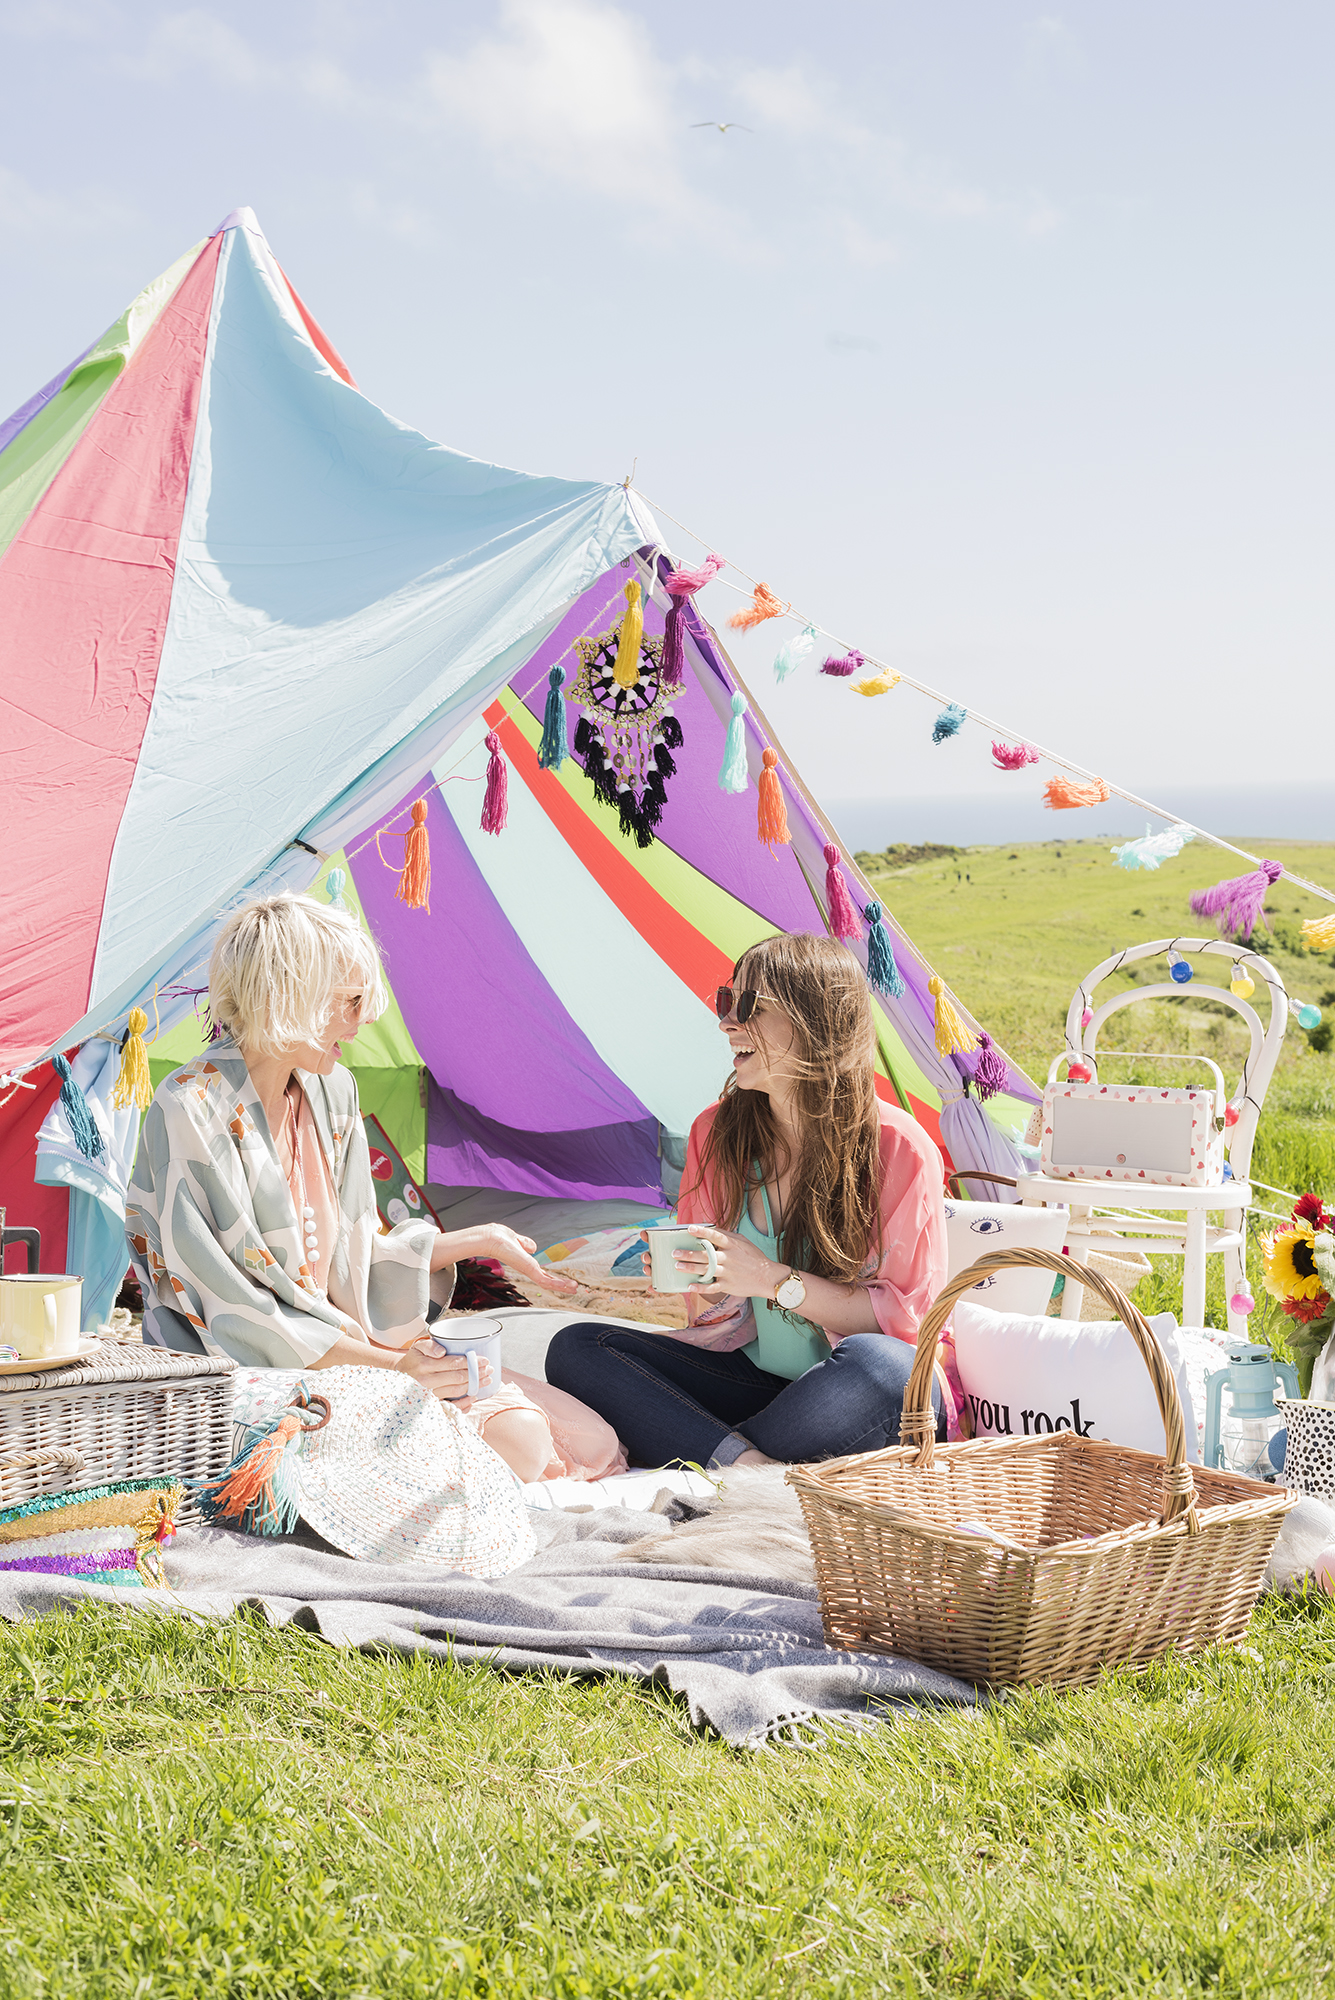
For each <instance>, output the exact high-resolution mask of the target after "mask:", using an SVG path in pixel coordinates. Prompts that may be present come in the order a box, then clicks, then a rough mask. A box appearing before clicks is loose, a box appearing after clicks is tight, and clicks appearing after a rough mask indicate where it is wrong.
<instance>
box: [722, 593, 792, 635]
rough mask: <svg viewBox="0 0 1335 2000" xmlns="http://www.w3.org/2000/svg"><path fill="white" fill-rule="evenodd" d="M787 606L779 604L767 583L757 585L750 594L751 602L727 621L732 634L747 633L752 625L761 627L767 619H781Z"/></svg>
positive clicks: (786, 610)
mask: <svg viewBox="0 0 1335 2000" xmlns="http://www.w3.org/2000/svg"><path fill="white" fill-rule="evenodd" d="M788 610H789V606H788V605H786V604H780V602H779V600H778V598H777V597H776V596H775V595H774V592H773V591H772V590H771V589H770V587H769V585H768V584H767V583H758V584H757V585H756V587H755V590H754V592H753V593H752V597H751V602H750V603H749V604H748V605H747V606H746V607H745V608H744V609H743V610H741V611H734V612H733V614H732V617H731V618H730V619H729V620H728V623H729V625H731V627H732V629H733V631H734V632H749V631H750V630H751V627H752V626H753V625H763V624H764V622H765V620H766V619H767V618H783V617H785V616H786V615H787V612H788Z"/></svg>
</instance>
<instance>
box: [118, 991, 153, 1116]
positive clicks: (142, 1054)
mask: <svg viewBox="0 0 1335 2000" xmlns="http://www.w3.org/2000/svg"><path fill="white" fill-rule="evenodd" d="M147 1026H148V1016H147V1014H146V1013H145V1012H144V1010H143V1008H142V1007H131V1009H130V1020H129V1030H130V1032H129V1034H128V1035H127V1037H126V1041H125V1047H124V1049H123V1050H122V1052H121V1073H120V1075H119V1076H118V1077H117V1078H116V1088H115V1089H114V1090H113V1091H112V1093H111V1101H112V1103H113V1104H114V1105H115V1107H116V1109H117V1111H125V1110H127V1109H128V1108H129V1106H130V1105H131V1104H137V1105H138V1106H139V1109H140V1110H141V1111H147V1109H148V1107H149V1105H150V1104H151V1103H152V1102H153V1078H152V1077H151V1075H150V1074H149V1068H148V1050H147V1049H146V1048H145V1047H144V1029H145V1028H146V1027H147Z"/></svg>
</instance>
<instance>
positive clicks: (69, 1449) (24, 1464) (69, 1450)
mask: <svg viewBox="0 0 1335 2000" xmlns="http://www.w3.org/2000/svg"><path fill="white" fill-rule="evenodd" d="M87 1463H88V1461H87V1459H86V1458H85V1457H84V1455H83V1453H82V1452H81V1451H76V1450H75V1449H74V1447H73V1446H72V1445H63V1444H53V1445H48V1446H47V1447H46V1448H45V1449H44V1450H42V1451H16V1452H11V1454H10V1455H9V1457H8V1458H0V1486H3V1485H4V1478H5V1474H6V1473H7V1472H37V1471H39V1470H40V1469H41V1468H42V1467H43V1466H45V1465H49V1466H64V1468H65V1470H66V1471H67V1472H72V1473H74V1475H75V1477H76V1478H77V1477H78V1475H79V1473H81V1472H83V1471H84V1470H85V1469H86V1467H87Z"/></svg>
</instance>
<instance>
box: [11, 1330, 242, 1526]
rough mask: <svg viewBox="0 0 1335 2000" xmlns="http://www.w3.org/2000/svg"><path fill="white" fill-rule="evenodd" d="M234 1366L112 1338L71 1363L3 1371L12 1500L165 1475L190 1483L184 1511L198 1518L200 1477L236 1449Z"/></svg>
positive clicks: (185, 1516) (209, 1475)
mask: <svg viewBox="0 0 1335 2000" xmlns="http://www.w3.org/2000/svg"><path fill="white" fill-rule="evenodd" d="M234 1370H235V1363H233V1362H231V1361H229V1360H227V1359H226V1358H225V1357H221V1358H216V1359H215V1358H214V1357H212V1356H209V1355H203V1354H176V1353H173V1352H171V1351H170V1350H169V1349H167V1348H163V1347H144V1346H141V1345H139V1344H134V1345H124V1344H122V1343H120V1342H118V1341H115V1340H110V1341H105V1342H104V1343H103V1345H102V1347H101V1349H100V1350H99V1352H98V1353H96V1354H93V1355H90V1356H89V1357H88V1358H87V1360H85V1361H76V1362H73V1363H71V1365H70V1366H69V1367H67V1368H52V1369H43V1370H41V1371H35V1372H34V1373H32V1374H26V1373H25V1374H14V1375H3V1376H0V1460H5V1461H7V1465H6V1473H5V1478H4V1483H3V1495H4V1505H5V1506H6V1507H14V1506H19V1505H21V1504H22V1503H23V1502H24V1501H26V1500H35V1499H37V1498H38V1497H39V1496H40V1495H43V1494H49V1493H58V1492H62V1491H64V1490H65V1489H66V1488H73V1487H77V1486H98V1485H102V1484H104V1483H106V1482H108V1481H117V1480H127V1479H156V1478H158V1477H160V1476H161V1477H170V1478H171V1479H172V1480H179V1481H181V1482H182V1483H184V1484H185V1486H186V1490H187V1498H186V1500H185V1502H184V1504H183V1505H182V1507H181V1510H180V1517H179V1518H180V1519H181V1520H182V1521H183V1522H184V1521H192V1520H194V1519H195V1518H196V1514H195V1508H194V1503H193V1500H191V1499H190V1497H189V1493H190V1487H191V1485H192V1483H193V1482H194V1481H197V1480H205V1479H213V1478H216V1477H217V1475H218V1474H219V1473H220V1472H221V1471H222V1470H223V1468H224V1466H225V1465H226V1464H227V1462H228V1460H229V1459H230V1458H231V1456H232V1375H233V1373H234ZM18 1461H30V1462H26V1463H20V1462H18Z"/></svg>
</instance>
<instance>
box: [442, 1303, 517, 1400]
mask: <svg viewBox="0 0 1335 2000" xmlns="http://www.w3.org/2000/svg"><path fill="white" fill-rule="evenodd" d="M502 1325H503V1322H502V1321H500V1320H498V1319H484V1320H447V1321H446V1322H445V1323H444V1325H441V1323H440V1322H439V1321H437V1323H436V1325H435V1326H433V1327H432V1329H431V1338H432V1339H433V1340H434V1341H435V1343H436V1351H437V1353H438V1354H463V1355H466V1356H467V1359H468V1387H467V1388H466V1389H461V1390H460V1391H459V1394H458V1395H457V1396H453V1397H447V1398H446V1399H445V1400H446V1401H447V1402H455V1403H461V1402H462V1401H463V1399H464V1397H465V1396H490V1395H491V1393H492V1391H493V1390H495V1389H499V1388H500V1386H501V1331H502ZM479 1361H489V1362H490V1363H491V1380H490V1382H488V1383H487V1386H486V1388H485V1389H484V1388H483V1387H482V1386H481V1383H480V1380H479V1377H478V1367H477V1364H478V1362H479Z"/></svg>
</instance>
